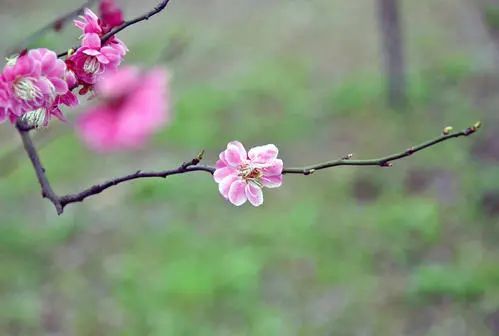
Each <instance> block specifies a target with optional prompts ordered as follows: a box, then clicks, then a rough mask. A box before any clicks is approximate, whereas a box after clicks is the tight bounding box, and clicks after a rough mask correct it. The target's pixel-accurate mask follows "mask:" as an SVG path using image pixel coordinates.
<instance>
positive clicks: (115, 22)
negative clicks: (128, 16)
mask: <svg viewBox="0 0 499 336" xmlns="http://www.w3.org/2000/svg"><path fill="white" fill-rule="evenodd" d="M99 10H100V16H101V23H102V27H103V29H104V31H110V30H111V29H113V28H114V27H117V26H119V25H121V24H122V23H123V22H124V21H125V20H124V18H123V11H122V10H121V8H119V6H118V5H117V4H116V2H115V1H114V0H101V2H100V6H99Z"/></svg>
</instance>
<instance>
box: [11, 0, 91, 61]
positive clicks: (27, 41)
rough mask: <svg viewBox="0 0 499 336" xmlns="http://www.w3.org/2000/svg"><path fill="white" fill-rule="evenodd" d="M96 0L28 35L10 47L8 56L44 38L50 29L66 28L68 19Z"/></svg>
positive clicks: (89, 1) (88, 1)
mask: <svg viewBox="0 0 499 336" xmlns="http://www.w3.org/2000/svg"><path fill="white" fill-rule="evenodd" d="M95 2H97V0H87V1H85V2H84V3H83V4H82V5H81V6H80V7H78V8H76V9H74V10H72V11H70V12H68V13H66V14H64V15H61V16H59V17H58V18H56V19H55V20H53V21H52V22H50V23H48V24H46V25H45V26H44V27H42V28H40V29H39V30H37V31H36V32H34V33H32V34H31V35H29V36H28V37H26V38H25V39H24V40H22V41H21V42H19V43H18V44H17V45H16V46H15V47H12V48H10V49H9V51H8V52H7V54H6V56H10V55H13V54H16V53H20V52H21V50H23V49H25V48H28V47H29V46H30V45H31V44H32V43H33V42H36V41H38V40H39V39H40V38H42V36H44V35H45V34H47V33H48V32H50V31H59V30H61V29H62V28H64V26H65V25H66V23H67V22H68V21H71V20H72V19H74V18H76V17H77V16H78V15H80V14H82V13H83V11H84V10H85V8H88V7H90V6H92V5H93V4H94V3H95Z"/></svg>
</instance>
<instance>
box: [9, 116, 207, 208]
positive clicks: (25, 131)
mask: <svg viewBox="0 0 499 336" xmlns="http://www.w3.org/2000/svg"><path fill="white" fill-rule="evenodd" d="M16 128H17V130H18V132H19V134H20V135H21V139H22V142H23V146H24V150H25V151H26V153H27V154H28V157H29V159H30V161H31V164H32V166H33V168H34V170H35V173H36V177H37V179H38V182H39V184H40V187H41V190H42V197H43V198H46V199H48V200H49V201H50V202H52V204H53V205H54V207H55V209H56V211H57V214H58V215H61V214H62V213H63V212H64V208H65V207H66V206H67V205H68V204H71V203H78V202H83V201H84V200H85V199H87V198H88V197H91V196H94V195H97V194H100V193H101V192H103V191H104V190H106V189H109V188H111V187H113V186H116V185H118V184H121V183H124V182H128V181H132V180H136V179H140V178H167V177H168V176H171V175H179V174H186V173H192V172H207V173H210V174H213V173H214V172H215V168H214V167H209V166H202V165H198V164H199V162H200V161H201V160H202V159H203V154H204V152H201V153H200V154H199V155H197V156H196V157H195V158H194V159H192V160H190V161H187V162H184V163H182V164H181V165H180V166H179V167H178V168H175V169H170V170H164V171H158V172H142V171H140V170H139V171H137V172H135V173H133V174H130V175H126V176H123V177H118V178H114V179H111V180H109V181H106V182H103V183H101V184H96V185H94V186H92V187H90V188H88V189H85V190H83V191H81V192H79V193H76V194H70V195H64V196H58V195H57V194H56V193H55V192H54V190H53V189H52V186H51V185H50V182H49V180H48V178H47V175H46V172H45V168H44V167H43V164H42V162H41V160H40V156H39V155H38V151H37V150H36V148H35V145H34V144H33V141H32V139H31V136H30V134H29V132H30V131H31V130H32V128H31V127H28V126H26V124H25V123H23V122H22V121H21V119H19V121H18V122H17V124H16Z"/></svg>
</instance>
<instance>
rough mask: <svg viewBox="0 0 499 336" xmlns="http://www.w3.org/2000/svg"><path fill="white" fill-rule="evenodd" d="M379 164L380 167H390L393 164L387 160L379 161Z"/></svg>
mask: <svg viewBox="0 0 499 336" xmlns="http://www.w3.org/2000/svg"><path fill="white" fill-rule="evenodd" d="M379 166H380V167H382V168H391V167H393V164H392V163H391V162H388V161H382V162H380V163H379Z"/></svg>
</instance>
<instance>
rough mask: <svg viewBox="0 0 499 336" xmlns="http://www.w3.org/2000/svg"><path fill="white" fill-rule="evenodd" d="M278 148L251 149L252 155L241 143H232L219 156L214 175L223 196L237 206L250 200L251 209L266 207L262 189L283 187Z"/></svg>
mask: <svg viewBox="0 0 499 336" xmlns="http://www.w3.org/2000/svg"><path fill="white" fill-rule="evenodd" d="M278 153H279V150H278V149H277V147H276V146H275V145H265V146H258V147H254V148H251V149H250V150H249V152H246V149H245V148H244V146H243V145H242V144H241V143H240V142H239V141H232V142H229V144H228V145H227V149H226V150H225V151H223V152H222V153H220V160H218V161H217V163H216V171H215V173H214V175H213V177H214V178H215V182H217V183H218V184H219V185H218V187H219V190H220V193H221V194H222V195H223V197H225V198H226V199H228V200H229V201H230V202H231V203H232V204H234V205H236V206H240V205H243V204H244V203H245V202H246V200H248V201H249V202H250V203H251V204H252V205H254V206H259V205H261V204H262V203H263V193H262V188H263V187H267V188H277V187H280V186H281V184H282V167H283V164H282V160H281V159H278V158H277V155H278Z"/></svg>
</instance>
